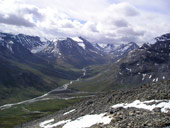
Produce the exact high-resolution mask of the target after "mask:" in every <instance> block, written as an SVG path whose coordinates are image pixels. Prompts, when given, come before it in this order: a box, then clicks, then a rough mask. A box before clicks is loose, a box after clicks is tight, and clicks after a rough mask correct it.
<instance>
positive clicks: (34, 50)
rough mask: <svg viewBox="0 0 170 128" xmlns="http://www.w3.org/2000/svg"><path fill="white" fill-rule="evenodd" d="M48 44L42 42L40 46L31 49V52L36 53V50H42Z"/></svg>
mask: <svg viewBox="0 0 170 128" xmlns="http://www.w3.org/2000/svg"><path fill="white" fill-rule="evenodd" d="M48 45H49V44H44V45H41V46H38V47H35V48H33V49H32V50H31V52H32V53H37V52H40V51H42V50H44V49H45V48H46V47H47V46H48Z"/></svg>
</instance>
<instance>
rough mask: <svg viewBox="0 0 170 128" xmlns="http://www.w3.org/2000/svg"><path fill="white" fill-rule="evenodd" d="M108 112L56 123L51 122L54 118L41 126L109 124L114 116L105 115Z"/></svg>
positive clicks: (82, 127) (77, 127)
mask: <svg viewBox="0 0 170 128" xmlns="http://www.w3.org/2000/svg"><path fill="white" fill-rule="evenodd" d="M105 114H106V113H102V114H94V115H85V116H82V117H79V118H77V119H76V120H73V121H71V120H70V119H69V120H62V121H59V122H57V123H55V124H51V123H52V122H53V121H54V119H51V120H47V121H44V122H42V123H40V127H41V128H53V127H56V126H60V125H64V126H63V127H62V128H87V127H90V126H92V125H95V124H99V123H103V124H109V123H110V122H111V120H112V118H109V117H108V116H105Z"/></svg>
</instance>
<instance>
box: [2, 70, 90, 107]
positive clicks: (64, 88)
mask: <svg viewBox="0 0 170 128" xmlns="http://www.w3.org/2000/svg"><path fill="white" fill-rule="evenodd" d="M82 71H83V75H82V76H80V77H79V78H77V79H76V80H72V81H70V82H69V83H66V84H64V85H63V86H62V87H58V88H56V89H54V90H51V91H49V92H47V93H45V94H44V95H42V96H38V97H35V98H33V99H29V100H25V101H21V102H17V103H13V104H5V105H3V106H0V109H1V110H3V109H7V108H10V107H12V106H15V105H19V104H24V103H33V102H37V101H41V100H49V99H52V98H48V97H47V96H49V95H50V94H52V93H53V94H55V93H57V94H58V93H59V94H60V93H61V94H62V93H67V91H68V90H69V91H71V90H70V89H68V87H69V85H71V84H73V82H77V81H80V79H81V78H83V77H84V76H86V68H83V69H82ZM82 97H87V96H82ZM56 98H59V99H66V100H67V99H71V98H75V97H69V98H62V97H56Z"/></svg>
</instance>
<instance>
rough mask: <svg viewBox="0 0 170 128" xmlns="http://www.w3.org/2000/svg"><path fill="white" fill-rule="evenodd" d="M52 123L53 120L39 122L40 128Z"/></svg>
mask: <svg viewBox="0 0 170 128" xmlns="http://www.w3.org/2000/svg"><path fill="white" fill-rule="evenodd" d="M52 122H54V119H50V120H46V121H44V122H41V123H40V127H42V128H46V125H48V124H49V123H52Z"/></svg>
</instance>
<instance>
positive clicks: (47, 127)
mask: <svg viewBox="0 0 170 128" xmlns="http://www.w3.org/2000/svg"><path fill="white" fill-rule="evenodd" d="M53 121H54V119H51V120H48V121H47V122H46V121H45V122H43V123H40V127H41V128H54V127H57V126H60V125H63V124H65V123H67V122H70V121H71V120H63V121H59V122H57V123H55V124H51V123H52V122H53ZM42 124H43V125H42Z"/></svg>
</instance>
